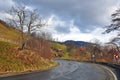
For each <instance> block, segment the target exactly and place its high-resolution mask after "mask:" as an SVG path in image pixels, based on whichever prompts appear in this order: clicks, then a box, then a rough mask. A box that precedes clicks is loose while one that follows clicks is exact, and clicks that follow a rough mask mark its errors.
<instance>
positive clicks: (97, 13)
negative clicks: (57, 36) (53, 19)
mask: <svg viewBox="0 0 120 80" xmlns="http://www.w3.org/2000/svg"><path fill="white" fill-rule="evenodd" d="M14 1H15V2H16V3H20V2H21V3H22V2H23V3H24V4H26V5H29V6H32V7H36V8H39V10H40V11H41V14H42V15H44V16H47V15H50V14H55V15H57V16H59V17H60V18H61V20H63V21H64V20H65V21H69V20H71V19H73V20H75V23H74V24H75V25H76V26H78V27H79V29H80V30H81V31H83V32H85V30H86V29H91V30H92V29H93V28H94V27H91V26H102V27H103V26H104V25H105V24H107V22H108V19H107V17H108V14H107V11H108V9H109V8H111V7H112V6H116V5H117V4H118V2H120V1H119V0H14ZM106 16H107V17H106ZM56 30H63V32H69V31H68V30H67V29H66V30H65V29H63V27H62V28H61V27H59V26H58V28H57V29H56Z"/></svg>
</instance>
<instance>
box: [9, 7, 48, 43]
mask: <svg viewBox="0 0 120 80" xmlns="http://www.w3.org/2000/svg"><path fill="white" fill-rule="evenodd" d="M8 13H9V15H10V16H11V17H10V18H9V19H8V23H9V24H10V25H11V26H14V27H15V28H17V29H19V30H20V31H21V40H22V44H24V43H25V41H26V40H25V38H24V31H25V30H27V36H28V37H29V36H30V34H31V33H32V32H35V31H36V30H38V29H40V27H43V26H45V24H46V21H45V20H43V19H42V17H41V16H40V15H39V12H38V10H36V9H33V10H29V9H28V8H27V7H26V6H19V7H12V8H11V10H10V11H9V12H8ZM27 39H28V38H27Z"/></svg>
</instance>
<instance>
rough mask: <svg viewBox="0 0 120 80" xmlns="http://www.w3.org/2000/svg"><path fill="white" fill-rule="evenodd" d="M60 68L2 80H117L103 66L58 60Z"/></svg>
mask: <svg viewBox="0 0 120 80" xmlns="http://www.w3.org/2000/svg"><path fill="white" fill-rule="evenodd" d="M57 61H58V62H59V64H60V65H59V66H57V67H55V68H52V69H50V70H47V71H42V72H33V73H28V74H21V75H14V76H8V77H5V76H4V77H0V80H115V79H114V76H113V74H112V73H111V72H110V71H109V70H108V69H106V68H104V67H103V66H101V65H97V64H92V63H80V62H76V61H68V60H57Z"/></svg>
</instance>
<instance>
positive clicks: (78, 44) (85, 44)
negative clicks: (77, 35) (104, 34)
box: [63, 40, 89, 47]
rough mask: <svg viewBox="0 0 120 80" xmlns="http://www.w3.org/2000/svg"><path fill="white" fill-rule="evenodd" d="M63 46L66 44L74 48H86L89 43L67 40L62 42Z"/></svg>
mask: <svg viewBox="0 0 120 80" xmlns="http://www.w3.org/2000/svg"><path fill="white" fill-rule="evenodd" d="M63 44H66V45H67V44H73V45H75V46H80V47H87V45H88V44H89V42H84V41H73V40H67V41H65V42H63Z"/></svg>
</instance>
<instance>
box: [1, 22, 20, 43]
mask: <svg viewBox="0 0 120 80" xmlns="http://www.w3.org/2000/svg"><path fill="white" fill-rule="evenodd" d="M0 40H3V41H7V42H14V43H17V42H19V41H20V31H19V30H17V29H15V28H13V27H10V26H8V25H7V24H6V23H5V22H4V21H2V20H0Z"/></svg>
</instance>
